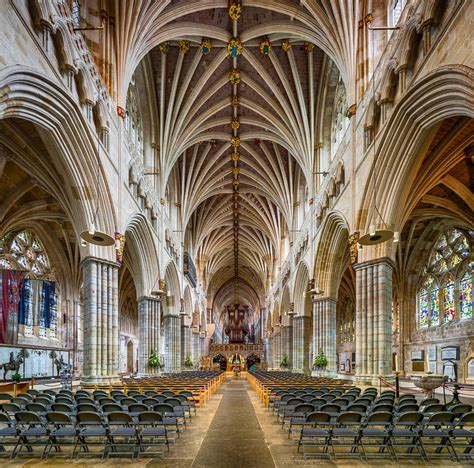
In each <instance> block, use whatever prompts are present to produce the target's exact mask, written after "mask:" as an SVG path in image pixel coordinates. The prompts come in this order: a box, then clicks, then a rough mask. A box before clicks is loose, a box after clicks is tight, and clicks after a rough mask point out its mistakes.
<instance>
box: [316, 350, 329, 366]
mask: <svg viewBox="0 0 474 468" xmlns="http://www.w3.org/2000/svg"><path fill="white" fill-rule="evenodd" d="M313 365H314V367H316V368H317V369H318V370H322V369H324V368H325V367H326V366H327V365H328V359H327V357H326V355H325V354H324V351H323V350H321V351H320V352H319V354H318V355H317V356H316V357H315V358H314V363H313Z"/></svg>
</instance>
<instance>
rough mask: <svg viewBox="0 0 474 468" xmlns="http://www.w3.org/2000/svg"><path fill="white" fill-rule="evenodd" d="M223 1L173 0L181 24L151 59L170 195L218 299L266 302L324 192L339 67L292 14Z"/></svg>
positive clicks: (169, 23) (172, 16)
mask: <svg viewBox="0 0 474 468" xmlns="http://www.w3.org/2000/svg"><path fill="white" fill-rule="evenodd" d="M204 3H206V2H204ZM204 3H203V4H204ZM211 3H212V2H211ZM214 3H215V2H214ZM220 3H221V4H220V5H219V7H218V8H216V7H213V8H211V7H210V6H209V7H208V8H204V7H203V4H201V5H200V7H199V8H196V9H194V10H193V9H191V8H190V2H183V1H176V2H175V1H173V2H171V4H170V5H169V6H168V7H166V8H165V9H164V10H163V12H162V13H161V15H160V18H161V20H162V21H163V22H165V23H164V24H166V28H167V29H170V30H171V29H173V30H177V31H179V32H180V34H179V36H175V37H173V38H172V39H170V40H168V41H166V42H165V43H161V44H160V45H159V46H158V47H155V48H153V49H152V50H151V52H150V53H149V54H148V56H147V57H145V59H144V61H143V62H142V66H143V67H144V69H145V68H146V69H148V70H151V71H152V73H151V75H152V77H153V85H152V90H150V91H149V92H148V94H149V95H150V96H151V95H152V96H154V98H153V99H154V100H155V106H156V114H157V122H156V127H158V128H156V129H155V132H156V134H158V135H159V137H158V138H157V140H159V160H160V172H161V176H160V177H161V184H162V187H163V193H162V195H163V197H164V198H166V202H167V203H170V204H171V205H172V208H173V209H174V207H176V208H177V209H178V213H179V215H178V217H179V225H180V226H181V227H182V229H183V231H185V232H186V247H187V249H189V250H191V252H192V254H193V256H194V258H195V259H196V261H197V263H198V265H200V267H201V269H202V272H203V273H202V275H203V279H204V283H205V286H206V287H207V292H208V298H209V297H211V298H212V300H214V301H215V306H217V307H218V308H219V307H220V306H221V305H224V304H226V303H229V302H240V303H246V304H249V305H251V306H252V307H253V309H254V310H258V307H259V304H260V301H261V300H262V299H263V296H264V294H265V291H266V288H267V287H268V285H269V284H270V282H271V281H272V278H273V277H274V275H275V273H276V270H277V268H278V266H279V262H281V261H283V260H284V258H282V257H283V254H282V242H284V241H285V240H286V242H288V240H287V239H289V240H290V241H291V238H292V233H294V232H295V231H297V230H298V228H299V226H300V225H301V222H302V220H303V214H304V210H305V209H306V208H307V207H308V206H309V203H310V198H311V196H312V195H314V188H313V182H314V180H313V179H314V177H313V171H314V170H315V169H314V168H315V160H314V148H315V144H316V141H318V142H319V139H320V136H317V135H319V134H318V132H319V131H320V130H321V129H322V128H323V125H322V124H321V123H320V122H319V118H320V116H319V114H318V106H319V105H321V104H320V102H321V101H322V98H321V93H322V91H323V90H322V89H321V82H322V81H323V80H322V76H323V74H329V72H331V73H333V70H334V69H335V66H334V64H333V63H332V62H331V60H329V58H328V57H327V56H326V55H325V54H324V52H323V51H322V50H321V49H319V48H318V47H315V46H314V44H313V43H311V42H309V41H308V40H307V39H306V38H304V37H302V36H301V34H300V31H302V30H303V29H304V28H303V23H302V22H301V21H300V20H295V19H294V17H292V16H291V15H289V14H287V13H286V14H285V13H284V12H282V11H278V10H279V9H278V8H275V9H274V10H270V9H268V8H266V7H265V8H260V7H255V6H246V5H244V6H243V7H242V9H241V11H240V13H238V12H237V13H236V14H235V15H234V16H233V17H234V19H232V18H231V14H230V13H229V9H228V4H227V2H220ZM231 3H232V2H231ZM234 3H235V4H236V5H237V6H238V2H234ZM286 3H287V4H288V5H290V4H291V6H292V8H297V7H298V5H299V3H300V2H286ZM165 20H166V21H165ZM282 25H286V27H285V28H283V27H282ZM290 25H292V27H290ZM306 29H307V28H306ZM203 31H205V32H206V33H207V35H208V37H203ZM282 31H284V32H282ZM333 84H334V83H333Z"/></svg>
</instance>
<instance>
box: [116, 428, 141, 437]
mask: <svg viewBox="0 0 474 468" xmlns="http://www.w3.org/2000/svg"><path fill="white" fill-rule="evenodd" d="M136 433H137V431H136V430H135V428H133V427H117V428H113V429H110V435H111V436H112V437H115V436H117V437H133V436H135V435H136Z"/></svg>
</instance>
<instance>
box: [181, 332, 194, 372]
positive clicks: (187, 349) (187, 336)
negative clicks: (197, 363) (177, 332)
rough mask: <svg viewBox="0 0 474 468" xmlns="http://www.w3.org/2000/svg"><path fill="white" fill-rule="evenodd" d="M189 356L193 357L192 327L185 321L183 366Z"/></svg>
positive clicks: (182, 345)
mask: <svg viewBox="0 0 474 468" xmlns="http://www.w3.org/2000/svg"><path fill="white" fill-rule="evenodd" d="M187 357H189V358H191V360H192V359H193V358H192V356H191V327H190V326H189V325H184V323H183V324H181V362H182V364H183V366H184V360H185V359H186V358H187ZM193 364H194V360H193Z"/></svg>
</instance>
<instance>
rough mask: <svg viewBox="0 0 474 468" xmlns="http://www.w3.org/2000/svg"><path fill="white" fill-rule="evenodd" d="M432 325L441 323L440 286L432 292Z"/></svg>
mask: <svg viewBox="0 0 474 468" xmlns="http://www.w3.org/2000/svg"><path fill="white" fill-rule="evenodd" d="M430 309H431V325H432V326H434V325H439V288H437V287H436V288H433V289H432V290H431V292H430Z"/></svg>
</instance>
